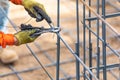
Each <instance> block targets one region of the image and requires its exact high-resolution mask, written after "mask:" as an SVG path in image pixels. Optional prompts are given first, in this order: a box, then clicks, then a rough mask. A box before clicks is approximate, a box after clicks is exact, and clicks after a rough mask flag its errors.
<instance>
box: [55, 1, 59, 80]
mask: <svg viewBox="0 0 120 80" xmlns="http://www.w3.org/2000/svg"><path fill="white" fill-rule="evenodd" d="M57 27H60V0H57ZM58 34H59V33H58ZM59 71H60V38H59V37H58V36H57V64H56V80H59Z"/></svg>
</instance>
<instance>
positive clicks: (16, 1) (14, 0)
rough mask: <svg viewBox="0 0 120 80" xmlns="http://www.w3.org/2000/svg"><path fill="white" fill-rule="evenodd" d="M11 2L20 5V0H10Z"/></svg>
mask: <svg viewBox="0 0 120 80" xmlns="http://www.w3.org/2000/svg"><path fill="white" fill-rule="evenodd" d="M10 1H11V2H12V3H14V4H17V5H22V0H10Z"/></svg>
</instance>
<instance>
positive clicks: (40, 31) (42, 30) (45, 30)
mask: <svg viewBox="0 0 120 80" xmlns="http://www.w3.org/2000/svg"><path fill="white" fill-rule="evenodd" d="M32 29H35V30H36V32H35V33H34V34H32V35H30V36H31V37H36V36H40V35H41V34H43V33H48V32H50V33H58V32H59V31H60V30H61V29H60V28H58V27H56V28H44V27H33V26H31V25H30V24H28V25H25V24H21V30H32Z"/></svg>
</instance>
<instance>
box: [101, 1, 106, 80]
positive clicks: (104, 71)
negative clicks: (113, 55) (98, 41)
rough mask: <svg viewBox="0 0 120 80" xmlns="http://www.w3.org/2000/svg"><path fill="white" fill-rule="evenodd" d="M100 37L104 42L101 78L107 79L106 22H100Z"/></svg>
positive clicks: (103, 9)
mask: <svg viewBox="0 0 120 80" xmlns="http://www.w3.org/2000/svg"><path fill="white" fill-rule="evenodd" d="M105 10H106V9H105V0H102V15H103V19H105ZM102 38H103V40H104V42H103V43H102V52H103V59H102V60H103V65H104V67H103V80H107V72H106V24H105V23H104V22H102Z"/></svg>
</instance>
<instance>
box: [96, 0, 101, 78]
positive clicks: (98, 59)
mask: <svg viewBox="0 0 120 80" xmlns="http://www.w3.org/2000/svg"><path fill="white" fill-rule="evenodd" d="M96 4H97V5H96V7H97V13H98V14H99V13H100V7H99V6H100V0H97V3H96ZM99 27H100V21H99V19H97V35H98V36H99V30H100V28H99ZM99 67H100V47H99V38H98V37H97V78H98V79H99Z"/></svg>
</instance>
